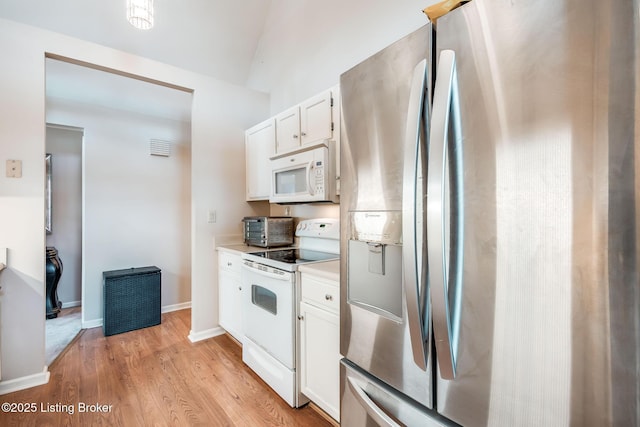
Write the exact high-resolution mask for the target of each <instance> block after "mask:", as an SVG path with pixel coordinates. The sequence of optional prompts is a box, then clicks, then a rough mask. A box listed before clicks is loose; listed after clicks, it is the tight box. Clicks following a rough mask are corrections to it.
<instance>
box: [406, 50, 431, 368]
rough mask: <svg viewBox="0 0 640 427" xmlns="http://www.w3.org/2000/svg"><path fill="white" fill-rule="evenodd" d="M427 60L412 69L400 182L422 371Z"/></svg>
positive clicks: (409, 298)
mask: <svg viewBox="0 0 640 427" xmlns="http://www.w3.org/2000/svg"><path fill="white" fill-rule="evenodd" d="M426 72H427V61H426V59H423V60H422V61H420V62H419V63H418V65H416V67H415V68H414V70H413V79H412V82H411V92H410V95H409V113H408V116H407V128H406V133H405V141H404V143H405V146H404V171H403V180H402V182H403V184H402V236H403V239H402V260H403V275H402V276H403V286H404V294H405V298H406V304H407V322H408V323H409V335H410V338H411V350H412V352H413V360H414V362H415V363H416V365H418V366H419V367H420V369H422V370H423V371H426V370H427V361H426V351H425V332H424V322H423V321H422V318H423V311H424V308H423V307H421V304H420V294H419V291H418V286H419V285H420V274H419V272H418V260H417V257H418V253H417V242H416V239H417V236H416V219H417V218H416V215H417V212H416V196H417V195H416V188H417V178H418V165H419V163H418V162H419V153H420V151H419V148H420V139H421V132H422V130H423V125H422V120H421V119H422V111H423V107H424V102H425V94H424V92H425V83H426Z"/></svg>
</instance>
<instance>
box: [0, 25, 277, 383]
mask: <svg viewBox="0 0 640 427" xmlns="http://www.w3.org/2000/svg"><path fill="white" fill-rule="evenodd" d="M0 52H2V64H3V66H2V67H0V93H1V94H2V96H1V97H0V117H2V120H0V154H1V155H0V168H2V169H4V164H5V161H6V160H7V159H19V160H21V161H22V165H23V175H22V178H7V177H5V173H4V171H2V173H0V246H4V247H8V248H9V256H8V269H6V270H5V271H3V272H2V273H0V274H1V275H0V281H1V284H2V291H1V293H0V346H1V352H0V360H1V364H2V381H1V382H0V393H2V392H7V391H8V390H10V389H12V388H13V389H15V388H22V387H24V386H28V385H34V384H37V383H41V382H45V381H47V379H48V378H47V371H46V367H45V366H44V341H45V340H44V316H42V313H43V312H44V307H45V301H44V270H45V262H44V248H45V232H44V214H43V211H44V161H43V158H44V154H45V88H44V82H45V53H47V52H48V53H53V54H56V55H61V56H64V57H68V58H74V59H76V60H80V61H84V62H87V63H91V64H97V65H100V66H102V67H106V68H110V69H115V70H120V71H123V72H126V73H130V74H134V75H138V76H144V77H146V78H150V79H154V80H157V81H161V82H166V83H170V84H173V85H177V86H181V87H186V88H190V89H192V90H193V91H194V93H193V105H192V122H191V124H192V126H191V156H192V159H191V233H190V234H191V258H192V263H191V282H192V283H191V298H192V319H191V320H192V321H191V329H192V333H198V332H200V331H203V330H209V329H212V328H215V327H216V326H217V321H218V312H217V304H216V301H217V278H216V275H215V268H214V266H213V265H214V263H213V260H214V259H215V253H214V247H213V242H214V237H215V236H216V235H218V234H220V235H225V234H230V233H237V230H238V221H239V219H240V218H242V217H243V216H245V215H251V214H252V213H253V209H252V208H251V207H250V206H249V205H248V204H247V203H245V202H244V181H245V180H244V168H243V167H242V166H241V165H244V144H243V141H244V129H246V128H248V127H249V126H251V125H253V124H254V123H256V122H258V121H259V120H261V119H263V118H264V117H266V116H267V115H268V102H269V100H268V96H267V95H265V94H263V93H258V92H255V91H250V90H247V89H245V88H242V87H238V86H235V85H231V84H228V83H224V82H221V81H219V80H215V79H212V78H209V77H206V76H203V75H199V74H195V73H192V72H188V71H186V70H182V69H179V68H176V67H171V66H168V65H165V64H161V63H158V62H156V61H151V60H148V59H145V58H141V57H136V56H134V55H130V54H126V53H124V52H121V51H117V50H114V49H109V48H106V47H104V46H99V45H96V44H92V43H88V42H85V41H82V40H78V39H74V38H71V37H67V36H63V35H61V34H57V33H52V32H49V31H44V30H40V29H37V28H34V27H30V26H26V25H22V24H18V23H15V22H12V21H8V20H0ZM86 136H87V137H89V135H86ZM216 207H217V208H218V209H221V208H222V207H227V209H226V210H225V211H224V212H222V211H221V210H219V211H218V212H219V215H218V221H217V223H215V224H209V223H207V221H206V218H207V211H208V210H209V209H211V208H216Z"/></svg>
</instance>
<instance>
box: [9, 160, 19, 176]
mask: <svg viewBox="0 0 640 427" xmlns="http://www.w3.org/2000/svg"><path fill="white" fill-rule="evenodd" d="M7 178H22V160H7Z"/></svg>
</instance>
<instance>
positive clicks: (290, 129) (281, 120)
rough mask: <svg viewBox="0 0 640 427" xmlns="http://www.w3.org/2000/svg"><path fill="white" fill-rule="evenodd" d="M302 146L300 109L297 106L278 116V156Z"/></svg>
mask: <svg viewBox="0 0 640 427" xmlns="http://www.w3.org/2000/svg"><path fill="white" fill-rule="evenodd" d="M299 146H300V107H298V106H295V107H293V108H289V109H288V110H286V111H283V112H282V113H280V114H278V115H277V116H276V154H278V153H285V152H287V151H291V150H293V149H295V148H297V147H299Z"/></svg>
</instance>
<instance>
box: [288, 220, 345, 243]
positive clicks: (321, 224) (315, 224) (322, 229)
mask: <svg viewBox="0 0 640 427" xmlns="http://www.w3.org/2000/svg"><path fill="white" fill-rule="evenodd" d="M296 236H298V237H320V238H324V239H334V240H340V220H339V219H337V218H318V219H305V220H302V221H300V222H299V223H298V226H297V227H296Z"/></svg>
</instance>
